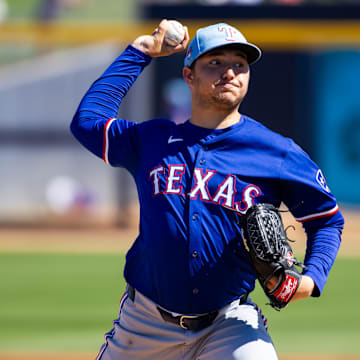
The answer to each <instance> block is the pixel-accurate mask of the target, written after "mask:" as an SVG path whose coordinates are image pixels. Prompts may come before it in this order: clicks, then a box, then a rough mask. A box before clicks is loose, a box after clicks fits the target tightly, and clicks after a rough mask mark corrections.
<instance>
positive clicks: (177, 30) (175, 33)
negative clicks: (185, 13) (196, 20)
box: [165, 20, 185, 46]
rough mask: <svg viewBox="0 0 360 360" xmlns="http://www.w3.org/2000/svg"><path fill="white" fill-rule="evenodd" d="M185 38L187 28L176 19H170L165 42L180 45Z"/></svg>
mask: <svg viewBox="0 0 360 360" xmlns="http://www.w3.org/2000/svg"><path fill="white" fill-rule="evenodd" d="M184 38H185V29H184V27H183V26H182V24H181V23H179V22H178V21H176V20H169V21H168V28H167V30H166V34H165V42H166V44H168V45H170V46H176V45H179V44H180V43H181V42H182V41H183V40H184Z"/></svg>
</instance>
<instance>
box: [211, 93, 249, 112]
mask: <svg viewBox="0 0 360 360" xmlns="http://www.w3.org/2000/svg"><path fill="white" fill-rule="evenodd" d="M215 98H216V101H217V102H218V103H219V104H222V105H224V106H226V105H227V106H228V107H229V108H233V107H234V106H237V105H238V104H240V103H241V101H242V99H243V97H242V96H239V95H238V94H234V93H232V92H220V93H218V94H217V95H216V97H215Z"/></svg>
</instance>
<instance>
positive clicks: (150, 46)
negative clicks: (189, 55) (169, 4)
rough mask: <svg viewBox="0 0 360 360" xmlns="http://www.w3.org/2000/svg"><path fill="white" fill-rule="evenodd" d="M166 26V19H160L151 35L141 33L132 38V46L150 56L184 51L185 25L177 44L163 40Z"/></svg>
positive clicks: (187, 38) (185, 42)
mask: <svg viewBox="0 0 360 360" xmlns="http://www.w3.org/2000/svg"><path fill="white" fill-rule="evenodd" d="M167 27H168V21H167V20H166V19H164V20H162V21H161V22H160V24H159V26H158V27H157V28H156V29H155V31H154V32H153V33H152V35H142V36H139V37H138V38H137V39H135V40H134V42H133V43H132V46H134V47H135V48H137V49H139V50H140V51H142V52H144V53H146V54H148V55H149V56H151V57H161V56H169V55H172V54H175V53H178V52H181V51H184V50H185V49H186V47H187V44H188V42H189V38H190V37H189V31H188V29H187V27H186V26H184V28H185V37H184V40H183V41H182V42H181V43H180V44H179V45H177V46H169V45H168V44H167V43H166V42H165V34H166V30H167Z"/></svg>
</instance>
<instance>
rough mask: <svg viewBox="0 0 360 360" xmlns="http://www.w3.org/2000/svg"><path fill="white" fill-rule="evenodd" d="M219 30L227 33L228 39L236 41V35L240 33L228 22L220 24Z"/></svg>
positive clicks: (226, 37)
mask: <svg viewBox="0 0 360 360" xmlns="http://www.w3.org/2000/svg"><path fill="white" fill-rule="evenodd" d="M218 30H219V31H220V32H223V33H224V34H225V40H226V41H236V37H235V35H238V36H239V35H240V32H239V31H237V30H236V29H235V28H234V27H232V26H229V25H227V24H219V26H218Z"/></svg>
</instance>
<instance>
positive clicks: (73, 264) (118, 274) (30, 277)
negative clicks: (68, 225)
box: [0, 253, 360, 355]
mask: <svg viewBox="0 0 360 360" xmlns="http://www.w3.org/2000/svg"><path fill="white" fill-rule="evenodd" d="M359 264H360V259H358V258H350V259H348V258H346V259H345V258H338V259H337V261H336V263H335V265H334V268H333V269H332V271H331V274H330V278H329V283H328V284H327V286H326V287H325V290H324V293H323V296H322V297H321V298H320V299H308V300H306V301H299V302H296V303H293V304H291V305H290V306H289V307H287V308H285V309H283V310H282V311H280V312H277V311H275V310H273V309H272V308H270V307H269V306H267V305H265V303H266V302H267V300H266V299H265V297H264V295H263V293H262V290H261V289H259V288H258V287H257V289H256V290H255V292H254V293H253V295H252V298H253V300H254V301H255V302H257V303H258V304H259V305H260V307H261V308H262V309H263V312H264V313H265V316H266V317H267V318H268V319H269V331H270V334H271V336H272V338H273V340H274V343H275V345H276V348H277V349H278V351H279V353H298V354H301V353H318V354H320V353H321V354H353V355H359V354H360V343H359V341H358V339H359V338H360V329H359V322H360V315H359V310H358V298H359V295H360V294H359V293H360V286H359V283H358V281H357V279H356V274H357V272H358V269H359ZM123 267H124V256H123V255H122V254H83V255H82V254H34V253H2V254H0V274H1V275H0V276H1V281H0V294H1V296H0V352H7V351H27V352H29V351H33V352H49V351H53V352H59V351H64V352H66V351H77V352H92V353H96V352H97V350H98V349H99V347H100V345H101V344H102V342H103V334H104V333H105V332H107V331H109V330H110V329H111V327H112V320H113V319H115V318H116V317H117V312H118V304H119V300H120V297H121V295H122V293H123V291H124V288H125V283H124V281H123V277H122V271H123Z"/></svg>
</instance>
